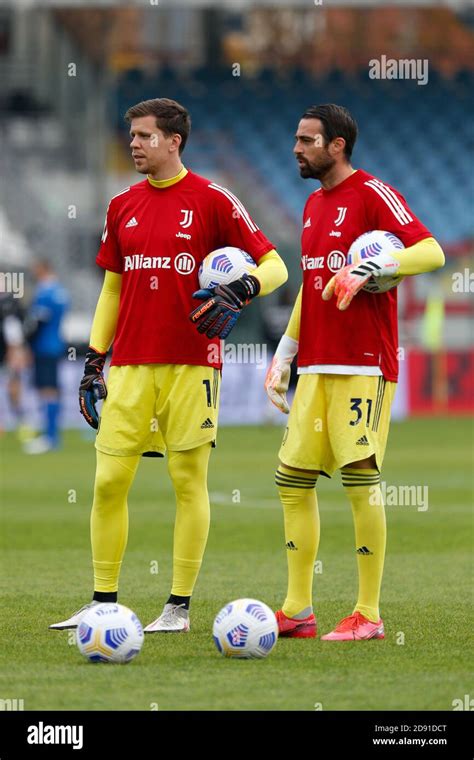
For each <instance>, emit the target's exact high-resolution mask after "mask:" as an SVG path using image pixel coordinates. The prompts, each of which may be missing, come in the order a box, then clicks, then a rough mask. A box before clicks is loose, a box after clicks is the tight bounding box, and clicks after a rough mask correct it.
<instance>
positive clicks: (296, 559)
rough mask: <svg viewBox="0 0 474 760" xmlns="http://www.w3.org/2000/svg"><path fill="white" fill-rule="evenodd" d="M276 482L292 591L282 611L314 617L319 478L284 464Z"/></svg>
mask: <svg viewBox="0 0 474 760" xmlns="http://www.w3.org/2000/svg"><path fill="white" fill-rule="evenodd" d="M275 480H276V483H277V485H278V493H279V495H280V500H281V504H282V507H283V517H284V524H285V542H286V548H287V561H288V590H287V594H286V599H285V602H284V604H283V607H282V609H283V612H284V614H285V615H286V616H287V617H295V616H296V615H298V614H300V613H301V612H303V611H306V612H307V614H310V613H311V612H312V589H313V577H314V561H315V559H316V554H317V551H318V545H319V512H318V500H317V497H316V489H315V485H316V480H317V476H316V475H312V474H309V473H306V472H304V471H300V470H292V469H290V468H289V467H286V466H285V465H282V464H281V465H280V466H279V467H278V470H277V472H276V476H275ZM308 608H309V609H308Z"/></svg>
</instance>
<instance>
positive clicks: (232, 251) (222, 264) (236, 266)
mask: <svg viewBox="0 0 474 760" xmlns="http://www.w3.org/2000/svg"><path fill="white" fill-rule="evenodd" d="M256 266H257V265H256V263H255V261H254V260H253V259H252V257H251V256H250V255H249V254H248V253H246V252H245V251H242V249H241V248H232V247H231V246H227V247H226V248H218V249H217V250H215V251H211V253H208V255H207V256H206V258H205V259H204V260H203V262H202V263H201V266H200V267H199V273H198V277H199V285H200V286H201V288H215V287H216V285H228V283H229V282H233V281H234V280H238V279H239V278H240V277H242V275H244V274H245V273H246V272H247V273H249V272H251V271H252V269H255V267H256Z"/></svg>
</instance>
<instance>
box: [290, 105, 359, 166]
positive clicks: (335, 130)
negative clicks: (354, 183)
mask: <svg viewBox="0 0 474 760" xmlns="http://www.w3.org/2000/svg"><path fill="white" fill-rule="evenodd" d="M301 118H302V119H319V120H320V122H321V123H322V125H323V137H324V139H325V141H326V145H327V144H328V143H330V142H332V141H333V140H335V139H336V137H343V138H344V140H345V141H346V145H345V148H344V154H345V156H346V158H347V160H349V159H350V157H351V156H352V151H353V148H354V144H355V141H356V140H357V132H358V129H357V123H356V121H355V119H354V118H353V117H352V116H351V114H350V113H349V111H348V110H347V108H344V106H336V105H335V104H334V103H326V104H325V105H322V106H310V107H309V108H307V109H306V111H305V112H304V114H303V115H302V117H301Z"/></svg>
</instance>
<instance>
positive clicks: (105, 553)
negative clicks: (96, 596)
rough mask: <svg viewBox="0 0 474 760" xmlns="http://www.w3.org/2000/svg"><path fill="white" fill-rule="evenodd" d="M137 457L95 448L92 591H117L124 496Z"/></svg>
mask: <svg viewBox="0 0 474 760" xmlns="http://www.w3.org/2000/svg"><path fill="white" fill-rule="evenodd" d="M139 459H140V457H139V456H133V457H116V456H110V455H109V454H103V453H102V452H101V451H97V469H96V476H95V485H94V502H93V505H92V513H91V542H92V560H93V565H94V591H117V590H118V581H119V575H120V568H121V566H122V559H123V555H124V552H125V547H126V545H127V537H128V504H127V496H128V492H129V489H130V486H131V485H132V482H133V479H134V477H135V473H136V471H137V467H138V462H139Z"/></svg>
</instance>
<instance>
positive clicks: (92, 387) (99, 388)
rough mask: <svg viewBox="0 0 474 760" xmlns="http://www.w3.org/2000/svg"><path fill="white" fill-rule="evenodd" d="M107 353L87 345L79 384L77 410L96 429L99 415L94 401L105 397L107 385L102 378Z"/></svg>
mask: <svg viewBox="0 0 474 760" xmlns="http://www.w3.org/2000/svg"><path fill="white" fill-rule="evenodd" d="M106 356H107V354H100V353H99V352H98V351H96V350H95V349H94V348H92V347H91V346H89V350H88V352H87V354H86V366H85V368H84V377H83V378H82V380H81V384H80V386H79V411H80V412H81V414H82V416H83V417H84V419H85V421H86V422H87V424H88V425H90V426H91V427H93V428H94V430H97V429H98V427H99V415H98V413H97V409H96V408H95V405H96V402H97V401H100V400H101V399H104V398H106V397H107V387H106V385H105V380H104V364H105V357H106Z"/></svg>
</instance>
